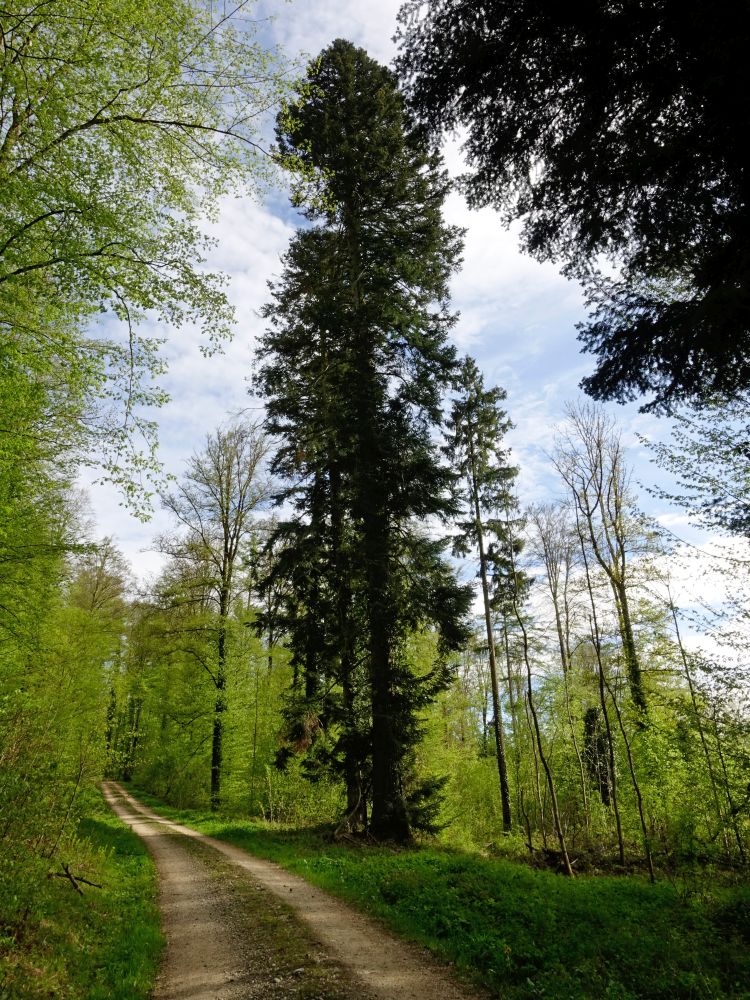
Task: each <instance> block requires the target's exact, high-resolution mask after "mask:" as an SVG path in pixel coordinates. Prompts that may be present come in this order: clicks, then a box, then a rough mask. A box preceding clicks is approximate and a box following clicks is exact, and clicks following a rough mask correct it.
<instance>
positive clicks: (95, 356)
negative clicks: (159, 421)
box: [0, 0, 284, 513]
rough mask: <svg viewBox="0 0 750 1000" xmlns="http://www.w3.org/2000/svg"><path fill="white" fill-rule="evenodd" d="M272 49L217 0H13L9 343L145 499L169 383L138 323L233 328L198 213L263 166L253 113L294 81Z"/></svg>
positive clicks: (2, 254) (8, 118)
mask: <svg viewBox="0 0 750 1000" xmlns="http://www.w3.org/2000/svg"><path fill="white" fill-rule="evenodd" d="M248 7H249V4H248V3H242V4H240V6H239V8H238V10H240V9H242V8H244V9H245V13H247V8H248ZM278 61H279V60H278V55H277V54H276V53H273V52H269V51H266V50H265V49H264V48H263V46H262V45H261V43H260V42H259V41H258V38H257V35H256V32H255V30H254V29H253V27H252V21H250V20H248V19H247V18H243V23H242V24H241V25H240V24H239V23H238V21H237V18H236V17H232V16H229V17H218V18H215V17H214V15H213V8H212V6H211V4H210V3H202V2H199V3H192V2H188V0H169V2H167V3H161V2H156V0H147V2H145V3H136V2H134V0H128V2H114V0H112V2H110V0H106V2H104V3H91V2H89V0H75V2H73V3H65V4H62V3H61V2H59V0H54V2H53V3H47V4H44V5H42V6H41V7H40V6H39V5H35V4H32V3H18V4H15V5H14V6H13V8H12V9H9V10H6V11H4V13H3V47H2V56H1V57H0V137H1V138H2V142H0V180H1V183H0V231H2V233H3V242H2V244H1V245H0V331H2V339H3V344H4V347H3V352H4V353H5V352H6V351H9V352H12V355H13V359H14V364H15V367H16V373H17V378H18V380H19V382H20V383H23V382H24V381H28V382H30V383H31V384H33V385H34V386H35V387H36V388H37V389H38V390H39V391H40V392H42V393H43V394H44V395H45V397H46V405H47V408H48V413H49V415H50V418H51V420H52V422H53V424H54V426H55V427H56V428H61V430H60V433H62V434H65V433H67V431H66V429H65V423H64V420H65V418H70V417H71V416H73V417H74V418H75V419H74V422H73V426H74V428H75V430H76V432H77V434H78V435H79V437H80V438H81V439H83V447H85V449H86V453H87V454H88V456H89V459H90V460H91V457H92V452H93V450H94V449H100V450H101V451H102V453H103V458H102V462H103V465H104V469H105V474H106V476H107V478H109V479H111V480H113V481H114V482H115V483H117V484H118V485H119V486H120V487H121V488H122V490H123V492H124V494H125V497H126V499H127V500H128V501H129V502H131V504H132V505H133V506H134V507H135V509H136V510H137V511H139V512H141V513H145V512H146V510H147V507H148V504H147V498H146V497H145V496H144V495H143V493H142V492H140V491H139V485H140V480H141V478H142V477H146V478H148V476H149V475H151V476H153V475H154V474H155V473H156V470H157V464H156V460H155V457H154V453H153V449H154V447H155V427H154V424H153V423H152V422H151V421H150V420H149V418H148V416H147V409H148V407H150V406H154V405H159V404H160V403H162V402H163V401H164V399H165V398H166V397H165V395H164V393H163V392H162V391H161V390H160V389H159V388H158V387H156V386H155V385H154V384H153V380H154V379H155V378H158V376H159V375H160V374H161V372H162V368H163V360H162V359H161V357H160V355H159V342H158V341H157V340H155V339H153V338H148V337H144V336H141V335H140V334H139V333H138V332H137V324H138V321H139V320H140V319H142V318H143V317H144V316H145V315H146V314H152V315H153V314H156V315H157V316H158V318H159V319H160V321H161V322H164V323H169V324H171V325H173V326H179V325H180V324H181V323H183V322H195V323H198V324H200V325H201V327H202V328H203V331H204V333H205V334H206V335H207V337H208V339H209V343H211V344H212V345H214V346H215V345H217V344H218V343H219V342H220V341H221V340H222V338H225V337H226V336H228V335H229V332H230V325H231V321H232V308H231V306H230V305H229V302H228V299H227V297H226V293H225V290H224V288H223V284H224V281H223V279H222V278H221V277H220V276H218V275H216V274H212V273H210V272H208V271H206V270H205V269H204V268H203V267H202V264H203V263H204V261H205V256H206V250H207V248H208V246H209V245H210V241H209V240H207V239H206V237H205V236H204V234H203V233H202V232H201V229H200V226H199V222H200V219H201V218H202V217H205V216H206V215H215V213H216V210H217V207H218V200H219V199H220V198H221V197H222V196H223V195H224V194H226V193H227V192H228V191H237V190H247V189H248V188H249V189H254V188H256V186H257V184H258V182H261V181H263V180H264V179H265V178H267V177H268V176H269V173H270V169H271V158H270V157H268V156H267V155H264V154H263V152H262V150H261V148H260V146H259V131H258V129H259V128H260V119H259V117H258V114H257V113H258V110H259V108H264V107H266V106H267V105H268V104H269V103H273V101H274V100H275V99H277V98H278V97H279V96H280V94H281V93H282V92H283V90H284V83H283V77H282V73H281V72H280V71H279V66H278ZM102 313H106V314H108V315H107V318H106V319H103V318H102V315H101V314H102ZM86 328H89V333H88V334H87V333H84V330H85V329H86ZM82 403H84V404H85V407H86V413H85V417H86V419H83V416H84V415H83V414H82V413H81V412H80V406H81V404H82ZM57 444H58V446H59V444H60V441H59V439H58V440H57ZM78 444H79V445H80V444H81V442H80V441H79V442H78ZM59 450H60V449H59V447H58V448H57V449H56V451H57V453H58V454H59Z"/></svg>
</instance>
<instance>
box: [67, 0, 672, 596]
mask: <svg viewBox="0 0 750 1000" xmlns="http://www.w3.org/2000/svg"><path fill="white" fill-rule="evenodd" d="M398 7H399V3H398V0H377V2H364V0H340V2H335V0H292V2H290V3H283V2H279V3H275V4H272V3H271V2H270V0H269V2H263V3H261V5H260V7H259V11H260V12H261V13H273V14H274V15H275V20H274V21H273V22H272V23H269V24H268V25H267V26H266V27H265V28H264V31H265V32H266V33H267V34H268V36H269V38H272V39H273V40H274V41H275V42H277V43H278V44H280V45H281V46H282V47H283V48H284V49H285V50H286V52H287V54H288V56H289V57H290V58H294V57H299V56H300V53H301V52H302V51H305V52H306V53H307V54H308V55H315V54H317V52H318V51H320V49H322V48H323V47H324V46H325V45H327V44H329V43H330V42H331V41H332V40H333V39H334V38H336V37H342V38H348V39H350V40H352V41H353V42H355V43H356V44H358V45H361V46H362V47H364V48H366V49H367V50H368V52H369V53H370V54H371V55H372V56H374V57H375V58H378V59H380V60H381V61H384V62H389V61H390V60H391V58H392V57H393V55H394V52H395V47H394V45H393V42H392V36H393V34H394V32H395V28H396V13H397V10H398ZM445 154H446V161H447V163H448V165H449V168H450V169H451V171H452V172H453V173H459V172H460V171H461V158H460V152H459V149H458V145H457V144H456V143H455V142H452V143H450V144H448V145H447V146H446V150H445ZM446 215H447V218H448V221H450V222H452V223H455V224H457V225H460V226H463V227H465V228H466V229H467V236H466V247H465V254H464V266H463V269H462V271H461V272H460V274H458V275H457V276H456V278H455V280H454V282H453V304H454V306H455V308H456V309H457V310H458V311H459V312H460V314H461V318H460V320H459V322H458V324H457V326H456V328H455V339H456V342H457V345H458V347H459V348H460V349H461V350H462V351H465V352H469V353H471V354H472V355H473V356H474V357H476V359H477V360H478V362H479V364H480V366H481V368H482V369H483V371H484V373H485V378H486V381H487V383H488V384H500V385H502V386H503V387H504V388H505V389H506V391H507V393H508V398H507V409H508V412H509V415H510V416H511V419H512V420H513V421H514V423H515V425H516V426H515V429H514V430H513V431H512V433H511V435H510V444H511V446H512V448H513V452H514V456H515V460H516V462H517V464H518V465H519V466H520V469H521V473H520V477H519V495H520V499H521V501H522V502H523V503H529V502H532V501H539V500H544V499H552V498H553V497H554V496H555V495H556V494H557V493H558V491H559V487H558V486H557V483H556V481H555V480H554V477H553V476H552V474H551V469H550V463H549V460H548V458H547V451H548V450H550V449H551V448H552V446H553V436H554V426H555V425H556V424H558V423H559V422H560V421H561V420H562V419H563V407H564V404H565V402H566V401H568V400H574V399H577V398H579V397H580V396H581V393H580V390H579V389H578V383H579V382H580V380H581V378H582V377H583V376H584V375H585V374H587V373H589V372H590V371H591V370H592V368H593V363H592V359H590V358H588V357H587V356H585V355H582V354H581V353H580V351H579V344H578V342H577V339H576V331H575V324H576V322H577V321H579V320H581V319H583V317H584V315H585V312H584V308H583V302H582V297H581V293H580V289H579V288H578V287H577V286H576V285H575V284H574V283H571V282H569V281H568V280H566V279H565V278H563V277H561V276H560V275H559V273H558V271H557V268H556V267H554V266H553V265H549V264H540V263H538V262H536V261H534V260H532V259H530V258H529V257H526V256H524V255H522V254H521V253H520V252H519V250H518V239H517V232H514V231H512V230H511V231H507V230H505V229H504V228H503V226H502V225H501V223H500V220H499V217H498V216H497V215H496V213H494V212H493V211H492V210H490V209H484V210H481V211H478V212H470V211H468V209H467V207H466V205H465V203H464V202H463V200H462V198H461V197H460V196H459V195H458V194H453V195H451V197H450V199H449V201H448V203H447V206H446ZM295 225H296V220H295V215H294V213H293V212H292V210H291V209H290V208H289V206H288V201H287V198H286V195H285V193H284V192H283V191H275V192H270V193H269V195H268V197H267V198H266V199H265V200H264V201H262V202H259V201H252V200H250V199H232V200H229V201H227V202H225V204H224V209H223V212H222V214H221V217H220V219H219V220H218V221H217V222H216V223H215V224H212V225H211V226H210V227H208V229H209V232H210V233H211V234H212V235H213V236H214V237H215V238H216V240H217V247H216V250H215V252H214V253H213V254H212V257H211V259H210V261H209V264H210V266H211V267H212V268H215V269H218V270H221V271H224V272H225V273H226V274H228V275H229V277H230V281H231V283H230V297H231V299H232V301H233V303H234V304H235V306H236V308H237V329H236V334H235V338H234V341H233V342H232V343H231V344H229V345H228V346H227V348H226V350H225V351H224V353H223V354H221V355H216V356H214V357H212V358H210V359H206V358H204V357H203V355H202V354H201V352H200V336H199V335H198V333H197V331H195V330H192V329H190V328H188V327H184V328H182V329H180V330H170V329H168V328H163V327H156V326H154V327H153V329H150V330H149V331H148V332H149V333H153V334H154V335H156V336H161V337H164V338H165V339H166V343H165V354H166V357H167V358H168V361H169V373H168V375H167V376H166V378H165V380H164V384H165V386H166V388H167V389H168V391H169V393H170V395H171V402H170V403H169V404H168V405H167V406H166V407H165V408H164V409H163V410H162V411H161V412H160V413H159V414H157V415H156V416H157V419H158V422H159V427H160V431H159V436H160V441H161V458H162V460H163V462H164V465H165V469H166V471H167V472H169V473H172V474H174V475H177V476H179V475H180V472H181V469H182V467H183V464H184V461H185V460H186V459H187V457H188V456H189V455H190V454H191V452H193V451H195V450H199V449H200V448H201V446H202V444H203V441H204V439H205V436H206V434H207V433H208V432H210V431H212V430H214V429H215V428H216V427H217V426H218V425H219V424H221V423H222V422H224V421H226V420H227V418H228V416H229V415H230V414H231V413H232V412H236V411H238V410H241V409H243V408H247V407H257V406H258V402H257V400H254V399H252V398H251V397H249V396H248V385H247V376H248V375H249V373H250V370H251V364H252V351H253V344H254V341H255V339H256V337H257V336H258V334H259V333H260V332H261V331H262V328H263V323H262V320H261V319H260V318H259V317H258V310H259V309H260V307H261V306H262V305H263V303H264V302H265V301H266V299H267V288H266V283H267V281H268V280H269V279H270V278H271V277H272V276H274V275H275V274H278V273H279V271H280V264H279V258H280V255H281V254H282V253H283V251H284V250H285V248H286V246H287V243H288V241H289V238H290V237H291V235H292V233H293V231H294V228H295ZM611 410H612V412H613V413H614V414H615V416H616V417H617V419H618V421H619V423H620V424H621V426H622V429H623V437H624V441H625V443H626V444H627V445H628V446H630V448H631V451H630V453H629V455H630V458H631V460H632V463H633V465H634V466H635V479H636V480H641V481H644V482H649V481H651V480H652V479H653V478H654V475H655V473H654V470H653V468H652V467H651V466H650V463H649V462H648V459H647V456H646V453H645V451H644V449H643V448H642V447H641V446H640V445H639V444H638V442H637V438H636V433H637V432H641V433H644V434H646V435H654V436H665V435H666V433H667V426H666V424H665V422H664V421H660V420H657V419H656V418H654V417H650V416H645V415H642V414H638V412H637V406H635V405H632V406H628V407H619V406H613V407H611ZM91 478H92V477H91V476H87V477H85V478H84V480H83V481H82V484H83V485H84V486H85V487H86V488H87V489H88V491H89V495H90V506H91V508H92V513H93V516H94V519H95V522H96V528H95V533H96V535H97V536H99V537H101V536H103V535H112V536H114V537H115V539H116V541H117V543H118V545H119V546H120V548H121V549H122V551H123V552H124V554H125V555H126V556H127V557H128V558H129V559H130V561H131V563H132V564H133V567H134V570H135V572H136V575H137V576H139V577H141V578H144V577H147V576H148V575H149V574H151V573H154V572H156V571H157V570H158V569H159V567H160V565H161V557H160V556H159V555H158V553H156V552H155V551H154V550H153V547H152V539H153V538H154V536H155V535H156V534H158V533H159V532H161V531H164V530H165V529H166V528H167V527H168V521H167V520H166V518H165V515H164V514H163V513H162V512H160V511H158V510H157V511H156V512H155V515H154V518H153V519H152V521H151V522H150V523H148V524H145V525H144V524H141V523H140V522H138V521H137V520H135V519H134V518H133V517H131V516H130V515H129V514H128V512H127V511H126V510H124V509H123V508H122V506H120V502H119V498H118V497H117V495H116V494H115V492H114V491H113V490H112V489H111V488H110V487H108V486H106V485H101V484H98V485H97V484H95V483H92V482H91ZM667 516H668V517H669V518H670V519H671V521H672V523H673V524H674V525H675V526H677V527H678V528H680V529H682V527H683V521H684V518H683V517H682V516H681V515H679V514H675V513H673V514H671V515H667Z"/></svg>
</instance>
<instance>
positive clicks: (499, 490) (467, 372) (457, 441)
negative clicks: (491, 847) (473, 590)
mask: <svg viewBox="0 0 750 1000" xmlns="http://www.w3.org/2000/svg"><path fill="white" fill-rule="evenodd" d="M457 388H458V395H457V396H456V399H455V400H454V402H453V407H452V410H451V417H450V421H449V433H448V443H447V445H446V448H445V451H446V453H447V455H448V456H449V458H450V460H451V463H452V464H453V467H454V469H455V471H456V472H457V473H458V475H459V477H460V483H461V490H460V492H461V496H462V500H463V510H462V514H463V518H464V519H463V520H462V521H461V522H460V524H459V532H458V534H457V535H456V536H455V537H454V540H453V551H454V553H455V554H456V555H467V554H469V553H470V552H471V553H476V555H477V557H478V560H479V578H480V580H481V585H482V602H483V608H484V621H485V629H486V634H487V651H488V656H489V664H490V681H491V694H492V710H493V715H494V718H493V731H494V735H495V751H496V753H497V769H498V778H499V781H500V800H501V804H502V812H503V829H504V830H505V831H506V832H507V831H509V830H510V828H511V807H510V788H509V785H508V768H507V763H506V754H505V736H504V732H503V719H502V707H501V702H500V689H499V683H498V671H497V658H496V650H495V633H494V623H493V614H492V593H491V585H492V583H493V578H494V577H497V576H502V575H503V574H502V569H503V565H504V558H503V551H504V549H505V548H507V546H508V545H512V544H513V540H512V538H509V537H508V532H507V531H506V525H507V512H508V511H509V510H510V509H511V508H513V507H514V506H515V502H514V500H513V497H512V494H511V486H512V483H513V480H514V479H515V477H516V475H517V473H518V469H516V468H514V467H513V466H512V465H511V464H510V463H509V461H508V451H507V449H506V448H504V447H503V438H504V437H505V434H506V433H507V432H508V430H510V428H511V427H512V424H511V422H510V420H509V419H508V416H507V414H506V412H505V410H504V409H503V408H502V406H501V405H500V404H501V403H502V402H503V400H504V399H505V390H504V389H501V388H500V387H499V386H498V387H495V388H493V389H486V388H485V386H484V379H483V378H482V373H481V372H480V371H479V368H478V367H477V364H476V362H475V361H474V360H473V358H469V357H467V358H464V361H463V364H462V365H461V371H460V376H459V379H458V385H457ZM500 589H502V586H501V588H500Z"/></svg>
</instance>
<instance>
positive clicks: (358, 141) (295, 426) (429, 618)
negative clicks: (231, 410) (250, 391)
mask: <svg viewBox="0 0 750 1000" xmlns="http://www.w3.org/2000/svg"><path fill="white" fill-rule="evenodd" d="M277 137H278V143H279V153H280V156H281V157H282V159H284V160H285V161H286V162H287V163H288V164H289V165H290V166H294V167H300V168H302V171H301V173H300V174H299V175H298V176H299V182H298V185H297V188H296V195H295V199H296V202H297V204H298V205H300V207H301V208H302V209H303V211H304V213H305V215H306V216H307V218H308V219H309V220H310V221H311V222H314V223H317V225H316V226H315V227H314V228H312V229H308V230H305V231H303V232H300V233H299V234H298V235H297V236H296V237H295V239H294V240H293V242H292V246H291V248H290V251H289V254H288V255H287V258H286V261H285V263H286V267H285V272H284V275H283V276H282V279H281V281H280V282H279V283H278V284H277V285H276V286H275V287H274V288H273V289H272V291H273V295H274V302H273V303H272V304H271V305H270V306H269V307H268V309H267V312H266V315H267V317H268V319H269V320H270V328H269V331H268V333H267V334H266V336H265V338H264V340H263V346H262V356H263V358H264V366H263V369H262V371H261V373H260V377H259V385H260V388H261V391H262V392H263V394H264V395H265V396H266V398H267V400H268V408H269V415H270V425H269V426H270V427H271V428H272V429H273V430H274V431H276V432H277V433H280V434H281V435H282V450H281V452H280V455H281V458H280V459H279V460H278V464H279V467H280V466H281V464H284V463H286V471H287V475H288V476H289V477H290V479H292V481H293V482H298V483H299V484H300V486H299V494H298V495H299V497H300V504H301V508H302V510H301V512H304V516H305V518H306V519H307V523H308V524H309V525H310V530H311V531H312V532H313V535H314V537H315V538H316V539H326V538H327V539H329V541H328V543H327V545H326V551H324V552H319V553H318V555H317V558H318V559H319V560H320V570H321V575H320V577H319V578H318V581H317V582H318V583H319V584H320V588H322V590H321V589H320V588H319V596H320V597H321V598H322V599H323V600H324V601H325V600H328V601H329V608H330V611H329V612H328V614H327V615H325V616H324V617H323V618H322V621H323V623H324V626H325V630H324V635H323V636H322V637H321V639H322V647H321V648H322V649H323V650H324V651H327V652H326V655H327V658H328V663H329V668H330V669H332V670H338V671H339V673H338V674H334V676H335V677H336V679H337V681H338V683H340V684H342V686H343V684H344V680H345V677H346V671H344V672H343V674H342V673H341V670H342V666H341V664H342V658H343V659H346V658H348V657H349V656H350V653H351V648H352V647H351V642H352V641H355V642H358V643H359V644H360V647H361V653H362V655H363V659H364V662H365V663H366V670H367V680H366V691H367V697H368V702H369V704H368V710H369V724H368V742H369V747H368V755H369V756H370V767H371V775H372V777H371V792H370V794H371V797H372V815H371V817H370V820H369V829H370V830H371V831H372V833H373V834H374V835H375V836H377V837H380V838H387V839H394V840H399V841H404V840H407V839H408V838H409V837H410V829H411V824H412V822H413V821H415V817H416V816H417V810H418V804H419V799H420V797H423V792H424V791H426V788H423V789H422V790H421V791H420V789H419V788H416V789H415V788H412V789H411V790H409V788H408V787H407V786H408V771H409V756H410V748H411V747H412V746H413V744H414V742H415V740H416V739H417V737H418V732H419V725H418V721H417V712H418V710H419V709H420V707H422V706H423V705H424V704H426V703H427V702H428V701H429V700H430V698H431V697H433V696H434V694H435V692H436V691H437V690H438V689H439V688H440V687H441V686H443V685H444V684H445V683H446V682H447V677H448V674H447V665H446V659H445V658H446V655H447V654H448V652H449V651H450V650H452V649H455V648H457V647H458V646H459V645H460V644H461V643H462V642H463V640H464V637H465V631H464V627H463V624H462V618H463V615H464V613H465V611H466V610H467V607H468V601H469V595H468V592H467V591H466V590H465V589H464V588H461V587H459V586H458V584H457V583H456V581H455V579H454V577H453V574H452V573H451V571H450V570H449V568H448V567H447V565H446V564H445V563H444V562H443V560H442V557H441V551H442V549H443V547H444V546H443V543H442V542H440V541H437V540H432V539H430V538H428V537H427V535H426V534H425V533H424V531H423V530H420V529H419V527H418V525H417V524H416V522H417V521H418V520H425V519H428V518H438V519H439V518H444V517H446V516H448V515H449V514H450V513H451V512H452V511H453V509H454V505H453V501H452V498H451V485H452V476H451V474H450V472H449V471H448V470H446V469H445V468H443V467H442V466H441V464H440V462H439V455H438V453H437V450H436V446H435V444H434V442H433V440H432V436H431V431H432V429H433V428H434V427H436V426H438V425H439V424H440V421H441V412H440V403H441V395H442V391H443V390H444V389H445V388H446V387H447V385H448V384H449V381H450V379H451V378H452V376H453V373H454V370H455V353H454V350H453V348H452V347H450V346H449V345H448V343H447V339H446V338H447V332H448V330H449V329H450V326H451V324H452V322H453V317H452V315H451V314H450V313H449V312H448V310H447V297H448V291H447V282H448V278H449V277H450V275H451V273H452V272H453V271H454V270H455V268H456V266H457V262H458V256H459V253H460V246H461V243H460V234H459V233H458V231H457V230H455V229H453V228H451V227H449V226H447V225H445V223H444V222H443V220H442V218H441V207H442V203H443V200H444V198H445V195H446V193H447V190H448V181H447V178H446V176H445V173H444V172H443V170H442V168H441V164H440V160H439V158H438V156H437V155H436V154H434V153H432V152H430V150H429V147H428V146H427V144H426V142H425V139H424V136H423V135H422V134H421V132H420V131H419V130H417V129H415V128H413V127H412V125H411V123H410V122H409V119H408V118H407V116H406V114H405V112H404V108H403V101H402V98H401V96H400V94H399V92H398V89H397V86H396V81H395V78H394V76H393V74H392V73H391V72H390V71H389V70H387V69H385V68H384V67H382V66H379V65H378V64H377V63H376V62H374V61H373V60H372V59H370V58H369V57H368V56H367V54H366V53H365V52H364V51H362V50H361V49H357V48H355V47H354V46H353V45H352V44H351V43H349V42H346V41H342V40H338V41H336V42H334V43H333V45H331V46H330V47H329V48H328V49H326V50H324V51H323V53H321V55H320V57H319V58H318V59H317V60H316V61H315V62H314V63H312V64H311V65H310V68H309V71H308V79H307V80H306V81H305V82H304V84H303V86H302V87H301V88H300V91H299V96H298V98H297V100H296V101H294V102H293V103H291V104H290V105H289V106H288V107H287V108H286V109H285V111H284V112H283V113H282V115H281V116H280V118H279V124H278V128H277ZM308 359H310V360H308ZM301 530H304V529H301ZM345 536H348V537H349V538H350V541H349V542H347V543H346V544H347V545H351V546H353V547H356V560H352V562H351V564H350V567H349V568H348V569H347V571H346V572H345V573H344V574H343V575H342V574H341V573H340V572H337V571H336V565H337V560H340V559H341V557H342V556H341V546H342V545H343V544H344V538H345ZM296 551H297V552H298V557H297V558H298V560H302V559H303V555H302V549H300V548H299V547H297V549H296ZM337 553H338V554H337ZM298 565H301V563H300V562H299V561H298ZM313 572H314V567H313ZM350 573H351V576H350V575H349V574H350ZM344 588H345V589H344ZM326 595H328V596H326ZM350 595H351V596H350ZM316 599H317V598H316ZM352 601H353V602H354V604H355V605H356V619H355V618H353V617H352V616H353V614H354V613H355V612H354V606H353V604H352ZM337 608H338V609H339V610H338V611H336V610H335V609H337ZM355 620H356V631H352V625H353V624H354V622H355ZM426 627H427V628H434V629H435V630H436V631H437V633H438V635H439V638H440V642H439V649H438V653H439V662H438V663H437V665H436V666H435V667H434V669H433V670H432V671H431V672H430V673H429V674H428V675H426V676H416V675H415V673H414V672H413V670H412V668H411V666H410V662H409V656H408V648H407V638H408V635H409V633H410V631H411V630H413V629H415V628H426ZM301 641H302V637H300V642H301ZM298 648H299V647H298ZM331 653H333V657H331V655H330V654H331ZM409 796H411V801H409Z"/></svg>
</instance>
